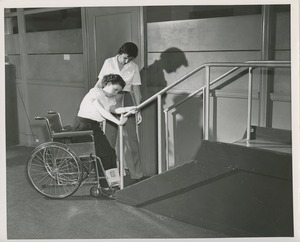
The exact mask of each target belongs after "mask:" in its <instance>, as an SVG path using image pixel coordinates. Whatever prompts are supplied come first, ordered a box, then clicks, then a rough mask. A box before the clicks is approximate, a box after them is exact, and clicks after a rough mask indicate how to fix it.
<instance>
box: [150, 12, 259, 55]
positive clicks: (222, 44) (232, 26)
mask: <svg viewBox="0 0 300 242" xmlns="http://www.w3.org/2000/svg"><path fill="white" fill-rule="evenodd" d="M260 32H261V19H260V15H249V16H236V17H226V18H209V19H199V20H183V21H170V22H159V23H150V24H148V52H163V51H164V50H165V49H167V48H171V47H177V48H179V49H181V50H182V51H219V50H259V49H260V44H261V43H260V39H259V38H257V37H258V36H260Z"/></svg>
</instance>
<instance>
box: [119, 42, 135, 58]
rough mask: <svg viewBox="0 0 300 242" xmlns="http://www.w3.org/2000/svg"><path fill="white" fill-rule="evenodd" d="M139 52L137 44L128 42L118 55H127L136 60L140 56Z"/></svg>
mask: <svg viewBox="0 0 300 242" xmlns="http://www.w3.org/2000/svg"><path fill="white" fill-rule="evenodd" d="M138 51H139V49H138V47H137V45H136V44H135V43H132V42H126V43H125V44H123V45H122V46H121V47H120V49H119V52H118V54H119V55H121V54H127V55H128V56H129V57H133V58H135V57H137V55H138Z"/></svg>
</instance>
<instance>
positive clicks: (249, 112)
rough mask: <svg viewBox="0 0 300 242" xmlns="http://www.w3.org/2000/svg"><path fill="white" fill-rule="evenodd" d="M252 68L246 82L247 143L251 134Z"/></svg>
mask: <svg viewBox="0 0 300 242" xmlns="http://www.w3.org/2000/svg"><path fill="white" fill-rule="evenodd" d="M252 78H253V76H252V67H249V80H248V116H247V142H249V141H250V133H251V115H252Z"/></svg>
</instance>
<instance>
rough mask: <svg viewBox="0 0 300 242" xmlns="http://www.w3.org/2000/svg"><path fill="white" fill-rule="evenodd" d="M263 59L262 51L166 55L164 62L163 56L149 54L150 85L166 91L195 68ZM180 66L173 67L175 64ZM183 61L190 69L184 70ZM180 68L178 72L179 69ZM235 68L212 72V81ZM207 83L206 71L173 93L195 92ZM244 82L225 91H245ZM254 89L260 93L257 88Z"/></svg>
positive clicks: (231, 85) (235, 84)
mask: <svg viewBox="0 0 300 242" xmlns="http://www.w3.org/2000/svg"><path fill="white" fill-rule="evenodd" d="M259 58H260V52H259V51H230V52H184V53H164V55H163V58H162V57H161V54H160V53H149V54H148V63H149V66H148V68H147V85H148V86H156V87H157V86H160V87H165V86H167V85H170V84H172V83H174V82H175V81H177V80H178V79H180V78H181V77H183V76H184V75H186V74H187V73H189V72H190V71H192V70H194V69H195V68H197V67H199V66H201V65H203V64H205V63H208V62H244V61H248V60H257V59H259ZM174 59H176V60H177V61H178V62H177V63H174V61H173V63H174V64H173V65H172V60H174ZM184 59H186V60H187V63H188V64H187V66H184V65H183V63H184V61H183V60H184ZM176 67H177V69H176ZM230 69H232V68H220V67H218V68H213V69H212V72H211V80H213V79H215V78H217V77H219V76H220V75H222V74H224V73H225V72H226V71H228V70H230ZM204 83H205V70H201V71H199V72H198V73H197V74H195V75H193V76H191V77H190V78H189V79H188V80H187V81H185V82H183V83H181V84H179V85H178V86H176V87H175V88H174V89H172V90H182V91H189V92H191V91H194V90H195V88H200V87H202V86H203V85H204ZM240 83H241V82H237V83H232V84H230V85H228V86H226V87H225V88H226V89H236V90H243V89H245V87H247V86H245V85H244V84H240ZM253 88H254V89H256V90H257V89H258V85H257V84H255V85H254V87H253Z"/></svg>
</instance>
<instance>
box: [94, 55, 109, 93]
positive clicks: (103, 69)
mask: <svg viewBox="0 0 300 242" xmlns="http://www.w3.org/2000/svg"><path fill="white" fill-rule="evenodd" d="M107 69H108V61H107V60H105V61H104V64H103V66H102V68H101V70H100V73H99V75H98V81H97V83H96V84H95V87H98V88H101V86H102V85H101V84H102V79H103V77H104V76H105V75H106V74H108V73H106V72H107Z"/></svg>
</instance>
